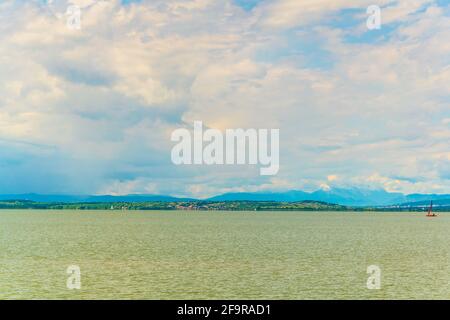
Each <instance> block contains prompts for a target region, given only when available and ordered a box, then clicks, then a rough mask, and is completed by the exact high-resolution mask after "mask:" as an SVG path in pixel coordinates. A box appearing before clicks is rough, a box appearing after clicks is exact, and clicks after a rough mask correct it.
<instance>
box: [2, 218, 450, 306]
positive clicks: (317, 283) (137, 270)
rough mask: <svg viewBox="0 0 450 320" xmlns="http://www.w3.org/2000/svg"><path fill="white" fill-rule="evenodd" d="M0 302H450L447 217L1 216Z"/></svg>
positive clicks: (449, 220) (449, 224)
mask: <svg viewBox="0 0 450 320" xmlns="http://www.w3.org/2000/svg"><path fill="white" fill-rule="evenodd" d="M69 265H77V266H79V267H80V270H81V289H80V290H77V289H74V290H69V289H68V288H67V287H66V281H67V278H68V277H69V275H68V274H67V273H66V270H67V267H68V266H69ZM369 265H376V266H378V267H379V268H380V270H381V289H379V290H369V289H367V287H366V281H367V278H368V277H369V274H367V267H368V266H369ZM0 299H450V214H449V213H441V214H440V215H439V217H437V218H426V217H425V216H424V214H423V213H351V212H323V213H318V212H257V213H255V212H239V213H235V212H181V211H180V212H174V211H140V212H139V211H128V212H122V211H39V210H2V211H0Z"/></svg>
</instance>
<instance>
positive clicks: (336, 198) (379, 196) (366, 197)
mask: <svg viewBox="0 0 450 320" xmlns="http://www.w3.org/2000/svg"><path fill="white" fill-rule="evenodd" d="M209 200H214V201H233V200H234V201H236V200H253V201H268V200H269V201H280V202H291V201H305V200H311V201H321V202H327V203H334V204H339V205H345V206H387V205H395V204H402V203H410V202H411V203H412V202H419V201H421V202H423V201H426V202H429V201H430V200H442V201H444V200H447V201H448V202H449V203H450V194H440V195H438V194H409V195H404V194H402V193H391V192H386V191H384V190H369V189H357V188H351V189H343V188H332V189H329V190H317V191H314V192H304V191H295V190H292V191H287V192H271V193H263V192H256V193H226V194H222V195H219V196H216V197H212V198H210V199H209Z"/></svg>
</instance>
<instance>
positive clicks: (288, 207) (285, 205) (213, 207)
mask: <svg viewBox="0 0 450 320" xmlns="http://www.w3.org/2000/svg"><path fill="white" fill-rule="evenodd" d="M0 209H37V210H39V209H40V210H116V211H117V210H120V211H125V210H187V211H405V212H422V211H426V209H427V208H426V206H423V205H420V206H412V205H395V206H383V207H373V206H372V207H355V206H344V205H338V204H332V203H326V202H320V201H298V202H276V201H144V202H76V203H63V202H37V201H30V200H2V201H0ZM435 211H441V212H445V211H446V212H450V206H438V207H435Z"/></svg>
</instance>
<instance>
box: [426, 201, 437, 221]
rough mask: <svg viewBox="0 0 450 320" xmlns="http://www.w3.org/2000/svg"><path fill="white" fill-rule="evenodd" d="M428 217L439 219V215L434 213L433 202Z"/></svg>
mask: <svg viewBox="0 0 450 320" xmlns="http://www.w3.org/2000/svg"><path fill="white" fill-rule="evenodd" d="M427 217H437V215H436V214H435V213H434V212H433V201H431V203H430V207H429V208H428V213H427Z"/></svg>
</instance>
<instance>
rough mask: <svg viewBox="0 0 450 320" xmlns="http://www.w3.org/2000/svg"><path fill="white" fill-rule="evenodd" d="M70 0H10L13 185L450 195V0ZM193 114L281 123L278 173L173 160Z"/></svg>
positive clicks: (21, 188)
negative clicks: (374, 17) (72, 17)
mask: <svg viewBox="0 0 450 320" xmlns="http://www.w3.org/2000/svg"><path fill="white" fill-rule="evenodd" d="M375 2H376V4H377V5H379V6H380V7H381V28H380V29H379V30H369V29H368V28H367V26H366V20H367V18H368V14H367V13H366V9H367V7H368V6H369V5H372V4H374V3H375ZM71 3H72V4H76V5H78V6H79V7H80V8H81V14H82V15H81V28H80V29H79V30H74V29H71V28H68V27H67V25H66V20H65V19H66V17H65V16H64V12H65V10H66V8H67V6H68V2H67V1H65V0H53V1H48V0H47V1H46V0H27V1H25V0H14V1H12V0H6V1H5V0H3V1H1V2H0V83H1V85H0V193H2V194H11V193H28V192H35V193H46V194H49V193H75V194H114V195H119V194H131V193H147V194H170V195H175V196H193V197H208V196H211V195H216V194H220V193H225V192H243V191H247V192H256V191H284V190H290V189H301V190H305V191H313V190H317V189H320V188H322V189H328V188H333V187H345V188H347V187H358V188H370V189H384V190H386V191H390V192H403V193H416V192H420V193H450V150H449V141H450V104H449V103H450V85H449V83H450V1H444V0H439V1H432V0H398V1H392V0H378V1H373V0H370V1H365V0H333V1H331V0H326V1H325V0H314V1H313V0H271V1H258V0H249V1H245V0H222V1H214V0H165V1H159V0H153V1H147V0H140V1H131V0H128V1H124V0H122V1H120V0H109V1H100V0H72V1H71ZM194 121H203V124H204V126H205V127H207V128H213V129H220V130H225V129H226V128H279V129H280V170H279V172H278V174H277V175H275V176H261V175H260V174H259V166H254V165H253V166H252V165H248V166H175V165H174V164H173V163H172V162H171V159H170V154H171V148H172V147H173V142H171V141H170V135H171V132H172V131H173V130H175V129H177V128H192V126H193V122H194Z"/></svg>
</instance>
